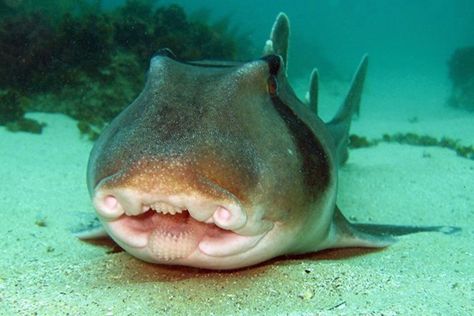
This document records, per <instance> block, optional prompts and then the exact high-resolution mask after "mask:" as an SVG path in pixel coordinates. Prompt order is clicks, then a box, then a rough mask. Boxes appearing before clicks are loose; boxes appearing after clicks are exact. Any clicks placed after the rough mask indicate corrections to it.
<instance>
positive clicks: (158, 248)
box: [94, 189, 267, 262]
mask: <svg viewBox="0 0 474 316" xmlns="http://www.w3.org/2000/svg"><path fill="white" fill-rule="evenodd" d="M221 202H222V201H221ZM94 204H95V207H96V209H97V212H98V214H99V216H100V217H101V218H102V221H103V223H104V225H105V227H106V229H107V231H108V232H109V234H110V235H111V237H112V238H114V239H115V240H116V241H117V242H118V243H119V244H120V245H123V246H125V247H126V248H127V250H128V251H129V252H130V253H132V254H133V255H136V256H138V257H140V256H143V255H140V254H143V249H146V253H147V257H148V258H151V259H152V260H153V261H156V262H164V261H172V260H178V259H183V258H186V257H189V256H190V255H191V254H193V253H194V252H196V251H200V252H201V253H203V254H205V255H208V256H214V257H220V256H231V255H236V254H239V253H242V252H245V251H247V250H250V249H251V248H253V247H254V246H255V245H256V244H257V243H258V242H259V241H260V239H261V238H262V237H263V236H264V235H265V234H266V232H267V230H266V231H264V232H263V231H254V232H252V230H250V231H249V230H248V229H246V230H245V229H243V228H244V227H245V226H246V224H247V214H246V213H245V212H244V211H243V210H242V209H241V207H240V206H238V205H237V204H236V203H227V205H226V206H222V204H223V203H220V204H219V203H216V202H215V201H210V200H206V199H203V198H196V197H190V196H161V197H158V196H156V195H153V196H152V195H149V194H143V193H138V192H136V191H131V190H127V189H120V190H118V189H114V190H113V192H110V191H108V190H107V191H100V190H99V191H98V192H97V194H96V196H95V198H94ZM240 229H243V231H245V235H242V234H239V233H237V232H235V231H239V230H240ZM134 249H137V254H134V253H133V252H134Z"/></svg>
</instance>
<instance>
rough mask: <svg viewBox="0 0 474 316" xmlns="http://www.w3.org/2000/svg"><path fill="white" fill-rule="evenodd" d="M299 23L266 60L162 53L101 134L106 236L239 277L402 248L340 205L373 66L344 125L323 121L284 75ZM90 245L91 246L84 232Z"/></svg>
mask: <svg viewBox="0 0 474 316" xmlns="http://www.w3.org/2000/svg"><path fill="white" fill-rule="evenodd" d="M289 32H290V27H289V22H288V18H287V17H286V15H285V14H280V15H279V16H278V17H277V19H276V22H275V24H274V26H273V29H272V32H271V35H270V39H269V40H268V41H267V43H266V45H265V56H264V57H262V58H260V59H257V60H254V61H251V62H246V63H222V62H182V61H179V60H178V59H177V58H176V57H175V56H174V55H173V54H172V53H171V52H170V51H169V50H162V51H160V52H159V53H158V55H157V56H155V57H154V58H153V59H152V61H151V64H150V69H149V72H148V78H147V82H146V85H145V88H144V90H143V91H142V93H141V94H140V95H139V96H138V98H137V99H136V100H135V101H134V102H133V103H132V104H131V105H129V106H128V107H127V108H126V109H125V110H124V111H123V112H122V113H121V114H120V115H119V116H118V117H117V118H115V119H114V120H113V121H112V123H111V124H110V125H109V126H108V127H107V128H106V130H105V131H104V132H103V133H102V135H101V136H100V138H99V139H98V141H97V142H96V144H95V146H94V148H93V150H92V152H91V155H90V160H89V166H88V187H89V192H90V194H91V198H92V201H93V204H94V207H95V209H96V210H97V215H98V217H99V219H100V220H101V222H102V224H103V227H104V229H105V231H106V233H107V234H108V235H109V236H110V237H112V239H114V240H115V241H116V242H117V243H118V244H119V245H120V246H121V247H122V248H123V249H125V250H126V251H127V252H128V253H130V254H131V255H133V256H135V257H138V258H140V259H142V260H145V261H148V262H153V263H159V264H173V265H186V266H193V267H200V268H207V269H234V268H241V267H246V266H250V265H254V264H257V263H260V262H263V261H265V260H268V259H271V258H274V257H277V256H280V255H285V254H302V253H309V252H315V251H318V250H321V249H327V248H334V247H351V246H363V247H384V246H387V245H389V244H391V243H392V242H393V238H392V237H391V236H388V235H386V234H383V233H382V234H380V233H374V232H371V229H370V227H369V226H367V225H365V226H364V225H359V226H357V225H353V224H351V223H350V222H349V221H347V220H346V219H345V217H344V216H343V214H342V213H341V212H340V211H339V209H338V208H337V206H336V193H337V170H338V168H339V166H341V165H342V164H343V163H344V162H345V161H346V160H347V157H348V151H347V143H348V133H349V128H350V123H351V118H352V116H353V114H354V113H356V112H358V109H359V106H360V100H361V94H362V88H363V83H364V78H365V74H366V71H367V57H366V56H364V58H363V59H362V61H361V63H360V65H359V67H358V69H357V71H356V73H355V75H354V78H353V81H352V84H351V86H350V89H349V92H348V94H347V96H346V98H345V100H344V102H343V104H342V105H341V107H340V109H339V111H338V112H337V113H336V115H335V116H334V118H333V119H332V120H331V121H329V122H327V123H325V122H323V121H322V120H321V119H320V118H319V117H318V115H317V108H318V104H317V94H318V91H317V89H318V82H317V79H318V74H317V72H316V71H313V73H312V75H311V82H310V89H309V105H308V104H307V103H305V102H302V101H301V100H300V99H298V97H297V96H296V94H295V93H294V91H293V89H292V88H291V86H290V85H289V83H288V79H287V74H286V67H287V66H286V65H287V55H288V38H289ZM82 237H87V235H83V236H82Z"/></svg>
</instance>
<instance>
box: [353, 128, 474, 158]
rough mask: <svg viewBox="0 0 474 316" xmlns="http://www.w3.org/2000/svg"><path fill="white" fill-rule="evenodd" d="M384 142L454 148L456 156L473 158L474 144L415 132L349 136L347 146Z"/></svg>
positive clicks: (354, 146) (364, 145)
mask: <svg viewBox="0 0 474 316" xmlns="http://www.w3.org/2000/svg"><path fill="white" fill-rule="evenodd" d="M381 142H385V143H399V144H406V145H413V146H433V147H441V148H448V149H451V150H454V151H455V152H456V153H457V154H458V156H460V157H463V158H468V159H472V160H474V146H473V145H471V146H463V145H460V144H459V141H458V140H455V139H452V138H449V137H442V138H441V139H437V138H435V137H432V136H428V135H418V134H415V133H396V134H384V135H383V136H382V138H376V139H372V140H369V139H367V138H366V137H363V136H358V135H354V134H352V135H350V136H349V148H352V149H356V148H365V147H372V146H376V145H377V144H379V143H381Z"/></svg>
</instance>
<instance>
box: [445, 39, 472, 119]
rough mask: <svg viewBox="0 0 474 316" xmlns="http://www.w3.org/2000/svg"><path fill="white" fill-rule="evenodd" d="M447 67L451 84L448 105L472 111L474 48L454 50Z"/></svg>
mask: <svg viewBox="0 0 474 316" xmlns="http://www.w3.org/2000/svg"><path fill="white" fill-rule="evenodd" d="M448 66H449V78H450V79H451V82H452V89H451V96H450V97H449V99H448V104H449V105H451V106H453V107H457V108H463V109H466V110H469V111H474V46H469V47H462V48H458V49H456V51H455V52H454V53H453V55H452V56H451V58H450V60H449V62H448Z"/></svg>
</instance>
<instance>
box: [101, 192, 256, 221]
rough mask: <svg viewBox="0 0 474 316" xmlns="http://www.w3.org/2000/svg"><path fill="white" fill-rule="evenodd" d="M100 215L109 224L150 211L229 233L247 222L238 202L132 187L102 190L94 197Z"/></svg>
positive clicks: (194, 194) (193, 194)
mask: <svg viewBox="0 0 474 316" xmlns="http://www.w3.org/2000/svg"><path fill="white" fill-rule="evenodd" d="M93 203H94V207H95V209H96V210H97V213H98V215H99V216H100V217H102V218H103V219H104V220H106V221H113V220H116V219H118V218H120V217H121V216H123V215H125V216H140V215H142V214H144V213H146V212H148V211H150V210H152V211H154V212H157V213H161V214H169V215H175V214H181V213H183V212H188V213H189V215H190V216H191V217H192V218H193V219H195V220H196V221H199V222H204V223H207V224H215V225H216V226H218V227H220V228H222V229H226V230H238V229H240V228H242V227H243V226H244V225H245V224H246V222H247V214H246V212H245V211H244V210H243V209H242V207H241V206H240V205H239V203H238V202H236V201H229V200H216V199H212V198H208V197H205V196H203V195H199V194H196V193H188V194H186V193H177V194H160V193H159V192H153V193H147V192H141V191H140V190H135V189H132V188H113V189H99V190H97V191H96V193H95V195H94V198H93Z"/></svg>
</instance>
